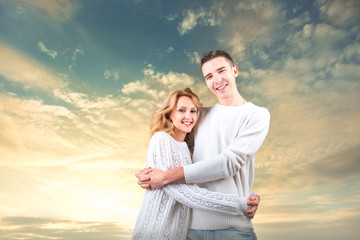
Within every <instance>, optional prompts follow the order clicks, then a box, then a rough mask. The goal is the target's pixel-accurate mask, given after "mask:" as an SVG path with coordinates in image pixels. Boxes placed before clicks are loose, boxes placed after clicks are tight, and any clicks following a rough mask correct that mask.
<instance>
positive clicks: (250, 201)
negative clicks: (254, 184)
mask: <svg viewBox="0 0 360 240" xmlns="http://www.w3.org/2000/svg"><path fill="white" fill-rule="evenodd" d="M247 205H251V206H256V207H257V206H259V202H258V201H257V199H255V200H250V199H248V201H247Z"/></svg>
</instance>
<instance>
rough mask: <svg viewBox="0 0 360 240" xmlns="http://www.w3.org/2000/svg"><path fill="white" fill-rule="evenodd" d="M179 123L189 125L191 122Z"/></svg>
mask: <svg viewBox="0 0 360 240" xmlns="http://www.w3.org/2000/svg"><path fill="white" fill-rule="evenodd" d="M181 123H182V124H184V125H186V126H190V125H191V124H192V122H181Z"/></svg>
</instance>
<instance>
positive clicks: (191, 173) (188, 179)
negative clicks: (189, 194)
mask: <svg viewBox="0 0 360 240" xmlns="http://www.w3.org/2000/svg"><path fill="white" fill-rule="evenodd" d="M183 168H184V177H185V183H196V182H195V180H196V175H197V174H196V168H195V167H194V166H193V165H186V166H183Z"/></svg>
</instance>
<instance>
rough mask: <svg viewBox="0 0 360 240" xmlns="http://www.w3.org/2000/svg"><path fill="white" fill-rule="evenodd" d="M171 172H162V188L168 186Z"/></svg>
mask: <svg viewBox="0 0 360 240" xmlns="http://www.w3.org/2000/svg"><path fill="white" fill-rule="evenodd" d="M170 172H171V171H166V172H164V176H163V181H162V183H163V186H166V185H168V184H170V183H171V174H170Z"/></svg>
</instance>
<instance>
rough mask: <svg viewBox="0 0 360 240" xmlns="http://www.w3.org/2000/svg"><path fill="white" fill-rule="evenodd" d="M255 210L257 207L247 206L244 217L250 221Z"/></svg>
mask: <svg viewBox="0 0 360 240" xmlns="http://www.w3.org/2000/svg"><path fill="white" fill-rule="evenodd" d="M256 210H257V206H248V210H247V211H246V216H247V217H248V218H250V219H252V218H254V216H255V213H256Z"/></svg>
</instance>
